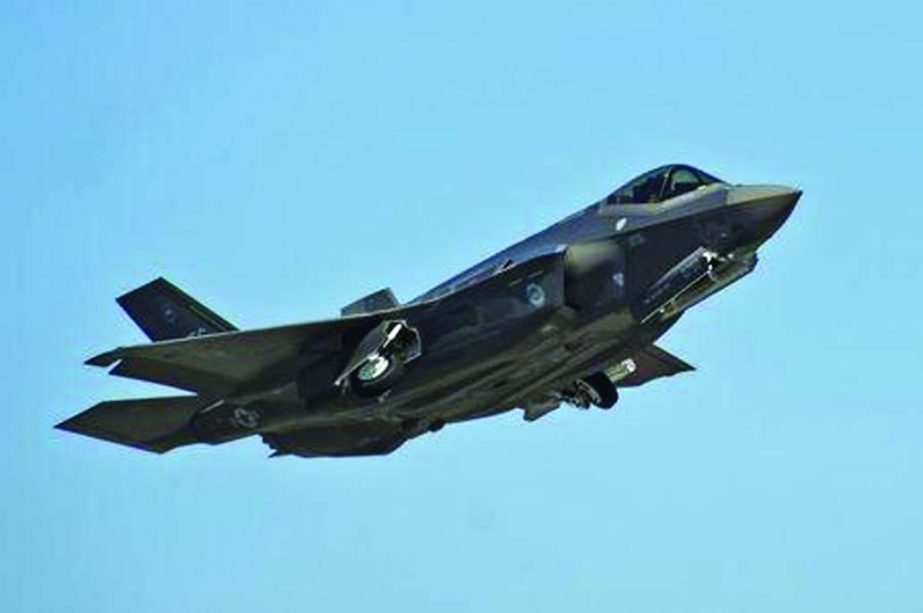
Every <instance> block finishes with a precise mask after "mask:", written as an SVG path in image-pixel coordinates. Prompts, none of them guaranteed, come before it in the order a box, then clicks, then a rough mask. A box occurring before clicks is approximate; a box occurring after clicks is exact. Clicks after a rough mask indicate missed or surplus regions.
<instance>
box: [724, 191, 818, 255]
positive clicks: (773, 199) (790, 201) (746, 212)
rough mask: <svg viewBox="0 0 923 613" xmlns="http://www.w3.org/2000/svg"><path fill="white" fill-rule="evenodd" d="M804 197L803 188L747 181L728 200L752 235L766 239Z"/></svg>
mask: <svg viewBox="0 0 923 613" xmlns="http://www.w3.org/2000/svg"><path fill="white" fill-rule="evenodd" d="M799 198H801V190H800V189H797V188H794V187H787V186H784V185H747V186H741V187H735V188H733V189H732V190H731V192H730V194H729V195H728V204H729V205H731V206H733V207H734V209H735V214H734V216H735V217H736V218H737V221H738V223H739V224H740V226H741V227H743V228H744V229H745V231H746V233H747V234H748V235H749V238H750V239H751V240H753V241H756V242H760V243H762V242H764V241H766V240H768V239H769V237H771V236H772V235H773V234H775V233H776V231H777V230H778V229H779V228H780V227H782V224H783V223H785V220H787V219H788V216H789V215H791V214H792V211H793V210H794V209H795V204H797V202H798V199H799Z"/></svg>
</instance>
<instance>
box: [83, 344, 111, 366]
mask: <svg viewBox="0 0 923 613" xmlns="http://www.w3.org/2000/svg"><path fill="white" fill-rule="evenodd" d="M118 361H119V350H118V349H114V350H112V351H106V352H104V353H100V354H98V355H94V356H93V357H91V358H89V359H88V360H86V361H85V362H84V364H86V365H87V366H98V367H100V368H108V367H109V366H112V365H113V364H115V363H116V362H118Z"/></svg>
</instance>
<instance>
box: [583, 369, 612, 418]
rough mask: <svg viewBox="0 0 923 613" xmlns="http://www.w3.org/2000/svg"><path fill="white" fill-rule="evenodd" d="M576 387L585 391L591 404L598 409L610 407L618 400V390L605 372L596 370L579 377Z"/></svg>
mask: <svg viewBox="0 0 923 613" xmlns="http://www.w3.org/2000/svg"><path fill="white" fill-rule="evenodd" d="M577 387H578V388H580V389H581V390H582V391H584V392H585V393H586V395H587V397H588V398H589V400H590V402H591V403H592V404H593V406H595V407H599V408H600V409H611V408H612V407H614V406H615V403H616V402H618V401H619V391H618V389H616V387H615V384H614V383H612V380H611V379H610V378H609V377H607V376H606V374H605V373H602V372H598V373H594V374H592V375H590V376H589V377H584V378H583V379H579V380H578V381H577Z"/></svg>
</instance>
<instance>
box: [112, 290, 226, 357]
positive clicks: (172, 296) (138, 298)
mask: <svg viewBox="0 0 923 613" xmlns="http://www.w3.org/2000/svg"><path fill="white" fill-rule="evenodd" d="M116 302H118V303H119V306H121V307H122V308H123V309H124V310H125V312H126V313H128V316H129V317H131V319H132V321H134V322H135V323H136V324H138V327H139V328H141V329H142V330H143V331H144V333H145V334H146V335H147V337H148V338H149V339H151V340H152V341H166V340H172V339H176V338H185V337H187V336H203V335H206V334H215V333H216V332H233V331H234V330H236V329H237V328H235V327H234V326H233V325H231V323H230V322H228V321H227V320H226V319H224V318H223V317H221V316H220V315H218V314H216V313H215V312H214V311H211V310H210V309H208V308H207V307H206V306H204V305H202V304H201V303H200V302H198V301H197V300H196V299H195V298H193V297H192V296H190V295H189V294H187V293H186V292H184V291H183V290H181V289H180V288H178V287H176V286H175V285H173V284H172V283H170V282H169V281H167V280H166V279H164V278H162V277H161V278H158V279H154V280H153V281H151V282H150V283H148V284H146V285H142V286H141V287H139V288H138V289H135V290H132V291H130V292H128V293H127V294H125V295H123V296H120V297H118V298H116Z"/></svg>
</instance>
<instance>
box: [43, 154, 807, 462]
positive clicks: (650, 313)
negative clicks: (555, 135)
mask: <svg viewBox="0 0 923 613" xmlns="http://www.w3.org/2000/svg"><path fill="white" fill-rule="evenodd" d="M800 196H801V191H800V190H798V189H793V188H790V187H782V186H771V185H732V184H729V183H726V182H725V181H722V180H720V179H718V178H716V177H714V176H712V175H710V174H708V173H705V172H703V171H701V170H699V169H697V168H693V167H692V166H687V165H684V164H670V165H666V166H662V167H660V168H656V169H654V170H652V171H650V172H647V173H645V174H643V175H641V176H639V177H637V178H635V179H633V180H631V181H629V182H628V183H627V184H625V185H624V186H622V187H620V188H619V189H617V190H616V191H614V192H613V193H611V194H610V195H608V196H607V197H605V198H603V199H602V200H600V201H598V202H595V203H593V204H592V205H590V206H589V207H587V208H584V209H582V210H580V211H578V212H576V213H574V214H573V215H571V216H569V217H567V218H565V219H563V220H562V221H560V222H558V223H556V224H554V225H553V226H551V227H549V228H547V229H545V230H543V231H542V232H539V233H538V234H536V235H534V236H531V237H529V238H527V239H525V240H524V241H522V242H520V243H517V244H515V245H513V246H511V247H509V248H507V249H504V250H503V251H501V252H499V253H497V254H496V255H494V256H492V257H490V258H488V259H486V260H484V261H483V262H481V263H480V264H477V265H476V266H474V267H472V268H470V269H469V270H466V271H465V272H463V273H461V274H459V275H458V276H456V277H453V278H452V279H449V280H448V281H446V282H444V283H442V284H440V285H438V286H437V287H435V288H434V289H432V290H430V291H428V292H426V293H425V294H423V295H422V296H420V297H418V298H416V299H414V300H411V301H410V302H407V303H405V304H401V303H399V302H398V301H397V299H396V298H395V296H394V294H393V293H392V291H391V290H390V289H384V290H381V291H378V292H375V293H373V294H371V295H369V296H366V297H364V298H361V299H359V300H357V301H356V302H353V303H352V304H350V305H348V306H346V307H344V308H343V309H342V313H341V317H339V318H337V319H330V320H326V321H315V322H309V323H299V324H294V325H286V326H280V327H273V328H264V329H257V330H244V331H239V330H238V329H237V328H235V327H234V326H233V325H232V324H230V323H229V322H228V321H226V320H225V319H223V318H222V317H220V316H218V315H217V314H215V313H214V312H212V311H211V310H209V309H208V308H206V307H205V306H203V305H202V304H200V303H199V302H197V301H196V300H195V299H193V298H192V297H190V296H189V295H187V294H186V293H184V292H183V291H181V290H180V289H178V288H177V287H176V286H174V285H172V284H171V283H169V282H168V281H166V280H164V279H162V278H161V279H156V280H154V281H152V282H150V283H148V284H147V285H144V286H142V287H140V288H138V289H136V290H134V291H131V292H129V293H127V294H125V295H124V296H121V297H120V298H118V299H117V301H118V303H119V304H120V305H121V307H122V308H123V309H124V310H125V311H126V312H127V313H128V315H129V316H130V317H131V318H132V319H133V320H134V321H135V323H137V324H138V326H139V327H140V328H141V329H142V330H143V331H144V332H145V333H146V335H147V336H148V337H149V338H150V340H151V341H154V342H152V343H149V344H143V345H135V346H130V347H120V348H117V349H114V350H112V351H107V352H105V353H102V354H100V355H97V356H95V357H93V358H90V359H89V360H88V361H87V364H91V365H93V366H100V367H112V366H113V365H114V368H112V369H111V370H110V373H111V374H114V375H119V376H123V377H130V378H133V379H140V380H144V381H151V382H155V383H160V384H164V385H168V386H172V387H176V388H179V389H181V390H185V391H187V392H191V394H187V395H180V396H172V397H166V398H147V399H134V400H116V401H108V402H102V403H100V404H97V405H96V406H94V407H92V408H90V409H88V410H86V411H84V412H83V413H80V414H79V415H76V416H74V417H72V418H70V419H68V420H66V421H64V422H62V423H60V424H58V426H57V427H58V428H61V429H63V430H68V431H71V432H76V433H80V434H84V435H88V436H92V437H96V438H100V439H104V440H107V441H111V442H115V443H121V444H124V445H129V446H132V447H136V448H139V449H144V450H147V451H153V452H157V453H164V452H166V451H170V450H171V449H175V448H177V447H181V446H185V445H190V444H194V443H208V444H219V443H225V442H228V441H233V440H237V439H240V438H244V437H248V436H251V435H256V434H258V435H260V436H261V437H262V439H263V441H264V442H265V443H267V444H268V445H269V446H270V447H271V448H272V449H273V450H274V452H275V453H274V454H273V455H294V456H302V457H317V456H359V455H376V454H386V453H390V452H392V451H394V450H395V449H397V448H398V447H400V446H401V445H402V444H403V443H404V442H406V441H407V440H409V439H411V438H414V437H416V436H420V435H422V434H424V433H427V432H436V431H438V430H439V429H441V428H442V427H443V426H444V425H445V424H449V423H454V422H460V421H465V420H470V419H476V418H481V417H487V416H491V415H496V414H499V413H502V412H504V411H509V410H512V409H515V408H519V409H521V410H522V411H523V416H524V418H525V419H526V420H528V421H532V420H536V419H538V418H540V417H542V416H543V415H545V414H547V413H549V412H550V411H553V410H555V409H557V408H558V407H559V406H561V405H562V404H567V405H572V406H576V407H579V408H588V407H591V406H595V407H599V408H602V409H608V408H610V407H612V406H613V405H614V404H615V403H616V401H617V400H618V389H619V388H623V387H632V386H638V385H642V384H644V383H647V382H649V381H651V380H653V379H657V378H660V377H665V376H671V375H674V374H677V373H681V372H684V371H689V370H692V367H691V366H689V365H688V364H687V363H686V362H684V361H683V360H681V359H679V358H677V357H675V356H672V355H670V354H669V353H667V352H666V351H664V350H663V349H661V348H659V347H657V346H656V345H655V344H654V342H655V341H656V340H657V339H658V338H659V337H660V336H661V335H662V334H663V333H664V332H665V331H666V330H667V329H668V328H670V327H671V326H672V325H673V324H675V323H676V322H677V320H678V319H679V318H680V316H681V315H682V314H683V312H684V311H685V310H686V309H688V308H689V307H691V306H693V305H695V304H697V303H699V302H700V301H702V300H703V299H705V298H707V297H709V296H711V295H712V294H714V293H715V292H717V291H719V290H721V289H723V288H726V287H727V286H729V285H730V284H731V283H734V282H735V281H737V280H739V279H740V278H742V277H743V276H745V275H747V274H749V273H750V272H752V271H753V269H754V267H755V266H756V263H757V248H758V247H760V245H761V244H762V243H763V242H765V241H766V240H767V239H768V238H769V237H770V236H772V235H773V234H774V233H775V232H776V230H778V229H779V227H780V226H781V225H782V224H783V223H784V222H785V220H786V219H787V218H788V216H789V214H790V213H791V212H792V210H793V208H794V206H795V204H796V203H797V201H798V199H799V198H800Z"/></svg>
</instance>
